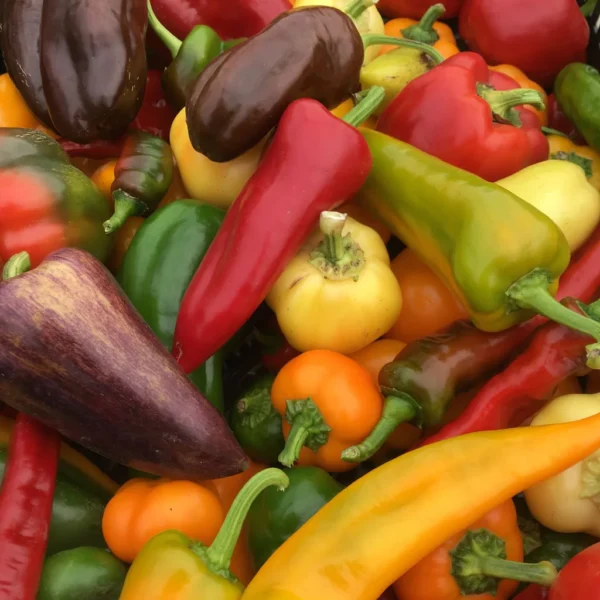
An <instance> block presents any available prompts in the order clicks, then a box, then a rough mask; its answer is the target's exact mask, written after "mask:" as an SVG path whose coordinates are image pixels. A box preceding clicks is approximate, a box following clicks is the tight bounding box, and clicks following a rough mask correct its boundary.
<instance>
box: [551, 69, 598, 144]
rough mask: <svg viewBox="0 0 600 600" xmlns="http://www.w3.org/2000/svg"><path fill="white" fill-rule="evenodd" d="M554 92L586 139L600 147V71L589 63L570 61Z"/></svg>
mask: <svg viewBox="0 0 600 600" xmlns="http://www.w3.org/2000/svg"><path fill="white" fill-rule="evenodd" d="M554 95H555V97H556V100H557V102H558V105H559V107H560V109H561V110H562V112H563V113H564V114H565V116H566V117H567V118H568V119H570V120H571V121H572V122H573V124H574V125H575V127H577V129H578V130H579V132H580V133H581V135H582V136H583V137H584V138H585V141H586V142H587V143H588V144H589V145H590V146H592V147H593V148H595V149H596V150H600V112H599V111H598V106H600V73H599V72H598V71H597V70H596V69H594V67H592V66H590V65H585V64H583V63H571V64H570V65H567V66H566V67H564V68H563V70H562V71H561V72H560V73H559V74H558V77H557V78H556V81H555V82H554Z"/></svg>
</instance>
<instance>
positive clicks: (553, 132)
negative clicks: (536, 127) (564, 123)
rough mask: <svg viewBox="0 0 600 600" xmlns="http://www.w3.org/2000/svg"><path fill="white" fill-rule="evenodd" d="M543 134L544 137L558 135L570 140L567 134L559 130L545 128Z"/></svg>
mask: <svg viewBox="0 0 600 600" xmlns="http://www.w3.org/2000/svg"><path fill="white" fill-rule="evenodd" d="M542 133H543V134H544V135H558V136H560V137H564V138H567V139H569V136H568V135H567V134H566V133H563V132H562V131H559V130H558V129H552V127H546V126H543V127H542Z"/></svg>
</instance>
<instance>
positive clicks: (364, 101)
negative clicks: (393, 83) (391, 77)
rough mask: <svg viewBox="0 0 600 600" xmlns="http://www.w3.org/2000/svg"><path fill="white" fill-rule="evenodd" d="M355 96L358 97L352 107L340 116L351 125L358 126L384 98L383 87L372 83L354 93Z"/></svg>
mask: <svg viewBox="0 0 600 600" xmlns="http://www.w3.org/2000/svg"><path fill="white" fill-rule="evenodd" d="M355 98H357V99H358V102H357V103H356V105H355V106H354V108H352V110H350V111H348V112H347V113H346V114H345V115H344V116H343V117H342V121H346V123H348V125H352V127H358V126H359V125H361V124H362V123H364V122H365V121H366V120H367V119H368V118H369V117H370V116H371V115H372V114H373V113H374V112H375V111H376V110H377V108H378V107H379V105H380V104H381V103H382V102H383V101H384V99H385V89H384V88H383V87H381V86H379V85H374V86H373V87H371V88H369V89H368V90H365V91H364V92H359V94H356V96H355Z"/></svg>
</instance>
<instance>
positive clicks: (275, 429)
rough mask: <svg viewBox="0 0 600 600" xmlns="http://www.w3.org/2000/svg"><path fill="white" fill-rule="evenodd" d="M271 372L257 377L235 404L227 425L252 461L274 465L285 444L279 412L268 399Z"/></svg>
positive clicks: (273, 379)
mask: <svg viewBox="0 0 600 600" xmlns="http://www.w3.org/2000/svg"><path fill="white" fill-rule="evenodd" d="M273 381H275V376H274V375H270V374H269V375H263V376H262V377H260V378H259V379H257V380H256V381H255V382H254V383H253V384H252V385H251V386H250V387H249V388H248V390H247V391H246V392H245V393H244V394H243V396H242V397H241V398H239V399H238V401H237V402H236V403H235V406H234V407H233V410H232V411H231V415H230V417H229V424H230V425H231V429H232V430H233V433H234V435H235V437H236V439H237V441H238V442H239V443H240V446H241V447H242V448H243V449H244V452H246V454H247V455H248V456H249V457H250V458H251V459H252V460H255V461H256V462H259V463H264V464H267V465H275V464H277V457H278V456H279V453H280V452H281V451H282V450H283V448H284V446H285V440H284V439H283V432H282V430H281V415H280V414H279V413H278V412H277V411H276V410H275V407H274V406H273V403H272V402H271V387H272V386H273Z"/></svg>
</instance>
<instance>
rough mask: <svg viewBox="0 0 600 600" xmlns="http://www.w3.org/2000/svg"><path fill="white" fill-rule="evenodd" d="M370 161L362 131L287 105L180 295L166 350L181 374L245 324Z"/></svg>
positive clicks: (310, 108) (311, 107)
mask: <svg viewBox="0 0 600 600" xmlns="http://www.w3.org/2000/svg"><path fill="white" fill-rule="evenodd" d="M381 91H382V90H381ZM382 93H383V91H382ZM380 99H381V96H380ZM365 102H366V100H365ZM356 108H357V109H358V108H360V105H359V106H358V107H356ZM355 110H356V109H355ZM351 114H352V111H351V113H349V114H348V115H346V117H345V119H348V117H350V115H351ZM371 161H372V159H371V154H370V152H369V149H368V146H367V144H366V142H365V140H364V138H363V137H362V135H361V134H360V133H359V132H358V131H357V130H356V129H354V128H353V127H352V126H350V125H349V124H348V123H344V122H343V121H342V120H340V119H338V118H337V117H335V116H333V115H332V114H331V113H330V112H329V111H328V110H327V109H326V108H325V107H324V106H323V105H322V104H320V103H319V102H317V101H315V100H311V99H306V98H305V99H300V100H296V101H295V102H292V103H291V104H290V105H289V106H288V108H287V109H286V111H285V113H284V114H283V117H282V118H281V120H280V121H279V125H278V127H277V130H276V132H275V135H274V137H273V140H272V143H271V145H270V146H269V147H268V148H267V150H266V151H265V154H264V156H263V159H262V161H261V163H260V165H259V167H258V170H257V171H256V172H255V173H254V175H253V176H252V177H251V178H250V180H249V181H248V183H247V184H246V186H245V187H244V189H243V190H242V192H241V194H240V195H239V196H238V198H237V199H236V200H235V202H234V203H233V205H232V206H231V208H230V209H229V211H228V212H227V216H226V217H225V220H224V221H223V224H222V226H221V228H220V229H219V232H218V233H217V237H216V238H215V239H214V241H213V243H212V244H211V246H210V248H209V250H208V253H207V254H206V256H205V257H204V260H203V261H202V264H201V265H200V267H199V269H198V271H197V272H196V274H195V275H194V277H193V279H192V282H191V284H190V285H189V287H188V289H187V291H186V293H185V296H184V297H183V302H182V304H181V309H180V311H179V316H178V318H177V325H176V328H175V338H174V345H173V355H174V356H175V358H176V359H177V361H178V362H179V364H180V365H181V367H182V368H183V370H184V371H186V372H187V373H189V372H191V371H193V370H194V369H195V368H196V367H197V366H198V365H199V364H201V363H203V362H204V361H205V360H206V359H207V358H209V357H210V356H212V354H214V353H215V352H216V351H217V350H218V349H219V348H220V347H221V346H223V344H225V342H227V340H229V338H231V336H232V335H233V334H234V333H235V332H236V331H237V330H238V329H239V328H240V327H241V326H242V325H243V324H244V323H245V322H246V320H247V319H248V318H249V317H250V316H251V314H252V313H253V312H254V311H255V310H256V309H257V308H258V306H259V305H260V303H261V302H262V301H263V300H264V298H265V297H266V295H267V292H268V291H269V289H270V288H271V286H272V285H273V284H274V283H275V281H276V279H277V277H279V275H280V274H281V272H282V271H283V269H284V268H285V266H286V264H287V263H288V262H289V261H290V259H291V258H292V257H293V256H294V255H295V254H296V253H297V251H298V249H299V248H300V246H301V245H302V243H303V242H304V240H305V239H306V237H307V235H308V234H309V233H310V232H311V231H312V230H313V228H314V227H315V225H316V223H317V222H318V219H319V215H320V214H321V212H322V211H325V210H332V209H334V208H335V207H337V206H339V205H340V204H342V203H343V202H345V201H347V200H349V199H350V198H352V196H354V194H356V193H357V192H358V190H359V189H360V187H361V186H362V185H363V184H364V182H365V180H366V178H367V176H368V174H369V171H370V169H371V164H372V162H371Z"/></svg>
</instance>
